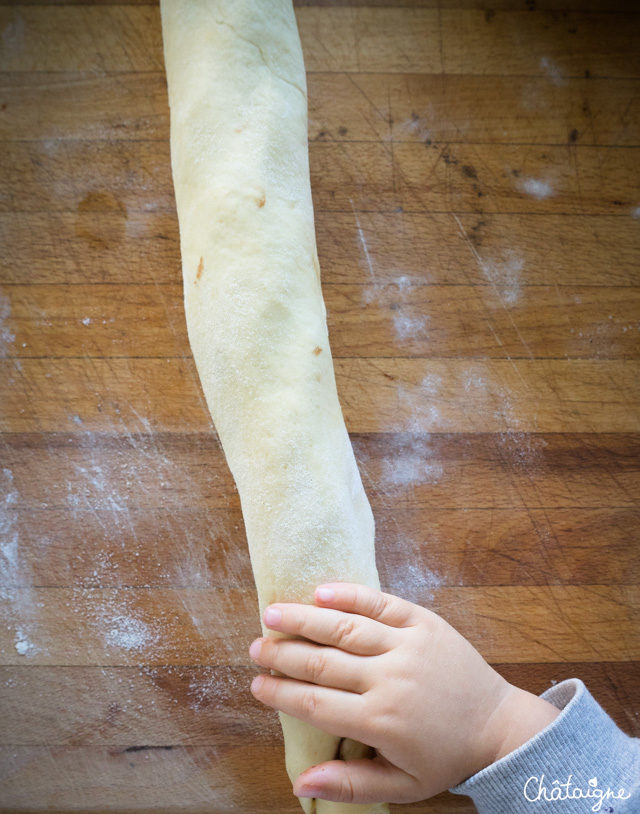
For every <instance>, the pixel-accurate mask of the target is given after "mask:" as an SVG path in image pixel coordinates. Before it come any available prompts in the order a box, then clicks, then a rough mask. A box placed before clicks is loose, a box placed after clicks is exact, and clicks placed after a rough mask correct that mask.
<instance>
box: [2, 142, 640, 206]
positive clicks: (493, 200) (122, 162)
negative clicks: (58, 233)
mask: <svg viewBox="0 0 640 814" xmlns="http://www.w3.org/2000/svg"><path fill="white" fill-rule="evenodd" d="M4 152H5V157H6V159H5V162H4V163H3V165H2V167H1V168H0V184H1V185H2V187H3V189H4V192H2V193H1V194H0V212H41V211H43V210H48V211H54V212H68V211H76V212H114V211H115V212H120V213H121V216H122V217H125V218H126V216H127V215H128V213H129V212H132V211H150V210H151V211H155V212H173V211H174V199H173V189H172V186H171V179H170V177H169V175H168V174H167V167H169V145H168V144H167V143H165V142H159V141H133V142H123V141H116V142H113V143H112V142H107V143H100V142H95V141H60V140H53V141H51V140H48V141H44V142H8V143H7V144H6V145H5V148H4ZM309 155H310V164H311V183H312V189H313V199H314V204H315V206H316V207H317V208H318V209H320V210H324V211H329V212H334V211H351V212H352V213H353V212H355V211H356V210H360V209H365V210H373V211H392V210H402V211H407V212H425V211H426V212H433V213H435V212H438V213H441V212H454V213H461V212H464V213H484V212H488V213H511V212H516V213H517V212H521V213H531V214H559V213H560V214H561V213H567V214H573V215H579V214H582V215H596V214H603V215H606V214H609V215H611V214H618V215H620V216H622V217H625V218H628V217H629V216H630V214H631V213H632V212H635V207H636V206H637V200H636V199H637V194H636V193H637V189H638V186H639V185H640V169H639V168H640V147H637V148H636V147H621V148H616V149H609V150H606V149H604V148H599V147H582V146H564V147H558V146H554V145H551V146H547V147H540V146H535V147H529V146H523V145H505V146H503V147H501V149H500V151H499V152H496V151H495V150H494V149H493V148H492V147H491V146H489V145H485V144H474V145H470V144H452V145H450V146H447V145H445V146H441V145H438V144H429V145H424V144H407V143H400V144H396V145H395V146H394V145H393V144H385V143H383V142H380V143H371V142H344V143H339V142H336V143H333V142H314V143H312V144H311V145H310V147H309Z"/></svg>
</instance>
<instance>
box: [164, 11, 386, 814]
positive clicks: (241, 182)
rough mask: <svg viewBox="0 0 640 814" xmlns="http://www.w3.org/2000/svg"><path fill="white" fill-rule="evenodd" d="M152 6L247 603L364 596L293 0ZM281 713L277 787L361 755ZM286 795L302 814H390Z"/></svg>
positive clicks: (205, 379) (194, 330)
mask: <svg viewBox="0 0 640 814" xmlns="http://www.w3.org/2000/svg"><path fill="white" fill-rule="evenodd" d="M161 12H162V29H163V36H164V51H165V63H166V70H167V80H168V88H169V102H170V107H171V164H172V169H173V180H174V186H175V195H176V203H177V210H178V218H179V224H180V244H181V250H182V268H183V280H184V297H185V312H186V319H187V328H188V332H189V340H190V343H191V347H192V350H193V355H194V359H195V362H196V366H197V369H198V373H199V375H200V380H201V382H202V388H203V390H204V394H205V397H206V400H207V404H208V406H209V409H210V411H211V415H212V417H213V420H214V423H215V426H216V430H217V432H218V435H219V438H220V441H221V443H222V446H223V449H224V452H225V455H226V458H227V461H228V464H229V467H230V469H231V472H232V473H233V476H234V478H235V481H236V484H237V487H238V492H239V494H240V500H241V503H242V511H243V515H244V522H245V527H246V532H247V538H248V543H249V551H250V555H251V564H252V567H253V572H254V576H255V581H256V586H257V590H258V601H259V605H260V611H261V613H262V611H263V610H264V608H265V607H266V606H267V605H268V604H269V603H271V602H273V601H283V602H287V601H295V602H313V589H314V587H315V586H316V585H317V584H318V583H320V582H326V581H330V580H344V581H351V582H359V583H364V584H367V585H371V586H373V587H376V588H379V587H380V585H379V581H378V574H377V571H376V565H375V555H374V522H373V515H372V513H371V508H370V506H369V503H368V501H367V498H366V495H365V493H364V489H363V487H362V482H361V479H360V475H359V472H358V468H357V465H356V461H355V458H354V455H353V450H352V447H351V443H350V441H349V436H348V434H347V431H346V428H345V425H344V420H343V417H342V412H341V409H340V404H339V402H338V396H337V392H336V385H335V377H334V372H333V364H332V360H331V352H330V349H329V340H328V334H327V325H326V311H325V307H324V302H323V299H322V291H321V287H320V269H319V264H318V257H317V251H316V243H315V230H314V220H313V205H312V200H311V188H310V181H309V162H308V146H307V97H306V76H305V71H304V62H303V58H302V50H301V46H300V39H299V36H298V30H297V26H296V20H295V15H294V12H293V6H292V3H291V0H261V1H260V0H162V1H161ZM267 632H268V631H267V630H266V629H265V628H264V626H263V633H264V634H265V635H266V633H267ZM280 720H281V723H282V728H283V732H284V738H285V750H286V765H287V771H288V773H289V777H290V778H291V780H292V782H293V780H295V778H296V777H297V776H298V775H299V774H300V773H301V772H302V771H303V770H304V769H306V768H308V767H309V766H311V765H314V764H316V763H319V762H322V761H325V760H331V759H334V758H335V757H336V756H339V757H346V756H350V757H354V756H357V755H364V754H366V753H367V749H366V747H364V746H363V745H362V744H357V743H356V742H355V741H349V740H344V741H341V739H340V738H339V737H338V736H337V735H331V734H328V733H326V732H321V731H320V730H318V729H316V728H314V727H311V726H309V725H307V724H305V723H303V722H301V721H299V720H298V719H296V718H292V717H290V716H288V715H284V714H280ZM300 802H301V804H302V807H303V808H304V810H305V812H307V814H311V812H316V814H341V813H342V812H345V813H346V812H349V814H353V813H354V812H368V814H374V812H375V814H383V812H388V807H387V806H386V804H379V805H376V806H354V805H345V804H338V803H331V802H327V801H324V800H316V801H311V800H306V799H301V800H300Z"/></svg>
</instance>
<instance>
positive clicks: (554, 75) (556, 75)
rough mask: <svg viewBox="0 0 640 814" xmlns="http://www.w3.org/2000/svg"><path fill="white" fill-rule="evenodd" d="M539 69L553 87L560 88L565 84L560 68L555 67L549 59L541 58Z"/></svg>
mask: <svg viewBox="0 0 640 814" xmlns="http://www.w3.org/2000/svg"><path fill="white" fill-rule="evenodd" d="M540 68H541V69H542V70H543V71H544V72H545V73H546V75H547V76H548V77H549V79H550V80H551V81H552V82H553V84H554V85H558V86H560V85H565V84H566V82H567V80H566V79H565V77H564V75H563V74H562V71H561V70H560V66H559V65H556V63H555V62H553V61H552V60H550V59H549V57H541V59H540Z"/></svg>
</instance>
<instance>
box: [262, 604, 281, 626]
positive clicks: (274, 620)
mask: <svg viewBox="0 0 640 814" xmlns="http://www.w3.org/2000/svg"><path fill="white" fill-rule="evenodd" d="M281 619H282V611H280V610H278V608H267V610H266V611H265V612H264V621H265V624H267V625H269V626H270V627H272V626H273V625H277V624H279V623H280V620H281Z"/></svg>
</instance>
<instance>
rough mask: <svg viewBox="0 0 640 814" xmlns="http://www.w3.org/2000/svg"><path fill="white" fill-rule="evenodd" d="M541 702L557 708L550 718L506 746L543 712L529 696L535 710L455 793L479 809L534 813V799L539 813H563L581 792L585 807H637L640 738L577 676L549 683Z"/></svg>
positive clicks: (489, 813) (623, 812)
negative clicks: (623, 726)
mask: <svg viewBox="0 0 640 814" xmlns="http://www.w3.org/2000/svg"><path fill="white" fill-rule="evenodd" d="M526 695H529V694H528V693H527V694H526ZM533 697H534V698H535V696H533ZM538 700H539V701H543V702H544V703H550V704H552V705H553V706H555V707H556V709H557V710H558V712H557V713H556V714H553V713H551V715H550V717H551V718H552V719H551V720H550V722H549V723H548V724H547V725H546V726H543V728H542V729H541V730H540V731H538V732H537V733H536V734H534V735H533V737H531V738H530V739H529V740H527V741H526V742H524V743H522V744H521V745H519V746H517V747H516V748H515V749H514V750H512V751H508V749H509V746H510V745H511V744H512V743H517V741H518V740H519V739H520V738H521V736H522V735H524V734H526V730H527V727H528V726H531V725H533V726H535V725H536V724H537V723H538V722H541V721H542V720H543V718H544V714H545V713H544V711H542V712H541V710H543V708H542V707H540V706H539V705H538V704H535V705H534V704H533V702H531V701H530V700H528V699H526V700H525V703H526V704H530V706H529V713H530V714H526V715H525V716H524V721H525V722H524V723H522V724H518V723H515V724H514V725H513V726H511V727H510V728H509V730H508V731H506V732H505V735H504V737H503V739H502V742H501V743H500V746H499V747H498V749H497V752H496V755H497V757H496V760H495V761H494V762H493V763H492V764H491V765H489V766H487V767H486V768H485V769H483V770H482V771H479V772H478V773H477V774H474V775H473V776H472V777H470V778H468V779H467V780H466V781H464V782H463V783H460V784H459V785H458V786H455V787H454V788H452V789H450V791H452V792H453V793H455V794H467V795H469V796H470V797H472V799H473V801H474V803H475V805H476V807H477V809H478V811H479V812H480V814H519V812H522V813H523V814H530V812H531V810H532V809H531V804H532V802H533V801H535V802H536V811H537V812H540V813H541V814H546V812H549V814H563V812H565V811H567V812H569V811H572V812H573V811H576V810H577V809H576V808H575V802H574V801H575V800H576V799H581V798H583V797H586V798H588V800H589V805H588V808H587V809H585V810H590V809H591V806H593V805H597V804H598V802H599V800H600V799H601V800H602V803H601V804H600V806H599V807H598V808H594V809H593V810H594V811H607V810H608V809H609V807H610V806H613V808H614V810H615V812H616V814H631V813H632V812H635V811H638V810H639V808H640V740H638V739H637V738H631V737H629V736H628V735H626V734H625V733H624V732H622V731H621V730H620V729H619V728H618V727H617V726H616V725H615V723H614V722H613V721H612V720H611V718H610V717H609V716H608V715H607V714H606V712H605V711H604V710H603V709H602V708H601V707H600V706H599V705H598V703H597V702H596V701H595V699H594V698H593V697H592V696H591V694H590V693H589V692H588V690H587V689H586V687H585V686H584V684H583V683H582V681H580V680H579V679H569V680H568V681H564V682H562V683H561V684H558V685H557V686H556V687H552V688H551V689H550V690H547V691H546V692H545V693H543V694H542V696H541V697H540V698H539V699H538ZM516 701H520V702H522V701H523V696H521V695H517V696H516V695H514V696H513V699H512V701H510V702H509V704H511V703H516ZM534 708H535V712H534ZM505 711H506V708H505ZM538 716H541V717H538ZM607 802H609V805H608V806H607V805H606V803H607Z"/></svg>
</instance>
